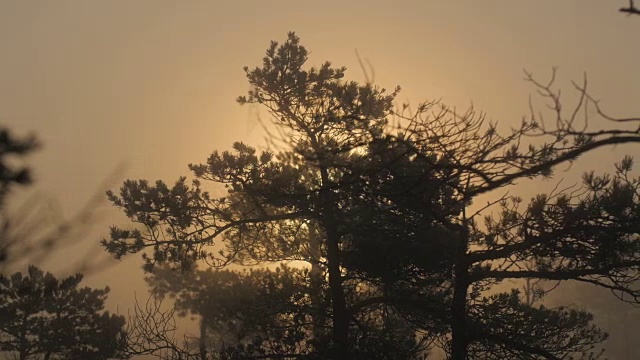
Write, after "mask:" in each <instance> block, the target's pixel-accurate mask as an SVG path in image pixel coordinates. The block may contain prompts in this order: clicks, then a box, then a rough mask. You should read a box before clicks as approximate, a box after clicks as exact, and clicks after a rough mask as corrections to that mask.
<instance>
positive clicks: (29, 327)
mask: <svg viewBox="0 0 640 360" xmlns="http://www.w3.org/2000/svg"><path fill="white" fill-rule="evenodd" d="M81 280H82V275H80V274H77V275H74V276H70V277H67V278H64V279H61V280H58V279H56V278H55V277H54V276H53V275H52V274H51V273H48V272H47V273H45V272H43V271H42V270H40V269H38V268H37V267H35V266H30V267H29V270H28V272H27V274H22V273H21V272H16V273H14V274H12V275H10V276H4V275H2V276H0V351H2V352H5V353H7V352H8V353H9V354H14V355H15V356H16V358H18V359H21V360H27V359H51V360H53V359H78V360H80V359H96V360H97V359H105V360H106V359H111V358H117V357H120V356H121V354H120V353H119V351H120V350H121V349H123V348H124V344H123V343H122V339H123V337H122V335H123V334H122V331H123V326H124V322H125V321H124V318H123V317H122V316H118V315H113V314H109V312H107V311H103V307H104V301H105V299H106V297H107V294H108V293H109V288H105V289H91V288H88V287H84V288H80V287H79V285H80V281H81Z"/></svg>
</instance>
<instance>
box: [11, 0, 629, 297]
mask: <svg viewBox="0 0 640 360" xmlns="http://www.w3.org/2000/svg"><path fill="white" fill-rule="evenodd" d="M625 4H626V1H624V0H620V1H598V0H571V1H570V0H565V1H557V0H544V1H543V0H530V1H506V0H502V1H497V0H490V1H477V0H475V1H474V0H459V1H450V0H449V1H445V0H440V1H435V0H434V1H425V0H421V1H400V0H397V1H373V0H368V1H355V0H341V1H333V0H330V1H324V2H319V1H301V0H297V1H288V0H287V1H284V0H283V1H275V0H274V1H233V2H232V1H181V2H178V1H160V0H147V1H143V0H136V1H125V0H119V1H116V0H114V1H81V0H77V1H53V0H51V1H38V2H26V1H2V2H0V48H1V49H2V55H1V56H0V121H1V122H2V124H3V125H6V126H9V127H10V128H12V129H15V130H17V131H21V132H26V131H33V132H35V133H36V134H37V135H38V136H39V138H40V139H41V140H42V143H43V145H44V147H43V149H42V150H41V151H39V152H38V154H37V155H35V156H33V157H32V158H31V162H30V164H31V165H32V166H33V168H34V171H35V176H36V180H37V185H36V187H37V188H38V189H39V190H40V191H42V192H44V193H46V194H48V195H49V196H52V197H55V198H57V199H59V201H60V202H61V205H62V208H63V211H64V213H65V214H66V215H71V214H73V213H74V211H76V210H77V209H78V207H79V206H81V205H82V203H83V202H85V201H86V200H87V199H88V198H89V197H90V196H91V195H92V194H93V193H94V192H95V191H96V187H97V186H98V184H99V183H100V181H101V180H102V179H103V178H105V177H106V176H107V175H108V174H109V173H110V172H111V171H112V170H113V168H114V167H115V166H116V165H117V164H118V163H120V162H122V161H126V162H127V163H128V165H129V167H128V173H127V177H130V178H147V179H151V180H155V179H157V178H160V179H164V180H167V181H173V180H174V179H175V178H177V177H178V176H179V175H184V174H186V173H187V168H186V165H187V164H188V163H190V162H200V161H204V160H205V159H206V157H207V156H208V155H209V153H210V152H211V151H213V150H214V149H224V148H228V147H229V146H230V145H231V143H232V142H233V141H235V140H243V141H247V142H252V143H258V142H261V139H262V138H263V137H264V134H263V133H262V130H261V129H260V127H255V126H254V125H255V120H254V118H255V116H256V114H255V109H254V110H252V109H251V108H241V107H240V106H239V105H237V104H236V103H235V98H236V97H237V96H238V95H241V94H243V93H244V92H245V91H246V90H247V84H246V81H245V79H244V73H243V71H242V67H243V66H244V65H249V66H251V67H253V66H256V65H258V64H259V63H260V61H261V58H262V56H263V53H264V50H265V49H266V47H267V46H268V44H269V41H270V40H279V41H282V40H284V39H285V38H286V33H287V31H290V30H294V31H296V32H297V33H298V35H300V36H301V38H302V42H303V44H305V46H306V47H307V48H308V49H310V50H311V52H312V54H311V62H312V63H314V64H319V63H320V62H322V61H325V60H331V61H332V62H333V63H334V64H336V65H346V66H347V67H348V68H349V69H350V72H348V73H347V76H348V77H351V78H353V79H356V80H363V79H364V77H363V75H362V71H361V70H360V68H359V66H358V61H357V58H356V56H355V49H358V51H359V53H360V54H361V56H362V57H363V58H367V59H368V60H369V61H370V62H371V64H372V65H373V66H374V68H375V80H376V82H377V83H379V84H380V85H382V86H385V87H387V88H393V87H394V86H396V85H401V86H402V87H403V92H402V93H401V95H400V97H399V100H401V101H405V100H410V101H411V102H413V103H416V102H418V101H419V100H423V99H437V98H442V99H443V100H444V101H445V102H447V103H449V104H452V105H458V106H459V107H462V108H466V107H467V106H468V105H469V104H470V103H471V102H473V103H474V105H475V106H476V108H478V109H479V110H483V111H486V112H487V113H488V118H489V119H492V120H496V121H499V122H500V124H503V125H505V126H507V125H508V124H511V123H514V124H515V123H517V122H519V121H520V119H521V116H522V115H524V114H526V113H527V111H528V107H527V106H528V105H527V104H528V96H529V94H530V93H531V88H530V87H529V86H528V84H526V83H525V82H524V81H522V77H523V76H522V75H523V73H522V69H528V70H530V71H533V72H534V73H535V74H538V75H539V76H540V77H541V78H544V76H546V75H548V73H549V70H550V68H551V67H552V66H559V68H560V73H559V74H560V81H561V82H560V84H561V85H562V86H563V87H564V88H566V90H565V91H567V92H569V90H570V83H569V81H570V80H574V79H575V80H579V79H580V78H581V76H582V73H583V72H587V73H588V74H589V79H590V87H591V90H592V92H593V94H594V95H595V96H596V97H598V98H600V99H603V102H602V105H603V106H604V108H605V109H608V110H609V111H610V112H611V114H612V115H620V116H625V115H630V114H640V103H639V102H638V99H639V98H640V72H638V71H637V70H638V65H637V63H638V60H639V59H640V41H638V36H639V35H638V34H640V16H636V17H627V16H625V15H623V14H621V13H619V12H617V9H618V7H620V6H623V5H625ZM633 152H636V153H637V152H638V149H637V147H636V148H631V147H627V148H624V149H617V150H616V152H615V153H612V152H610V151H608V150H607V151H605V152H603V153H602V154H601V155H600V156H599V157H591V158H590V160H588V161H587V162H585V164H586V165H585V166H586V167H585V168H594V164H598V167H599V166H600V164H601V165H602V167H599V168H601V169H602V170H603V171H609V170H611V167H607V166H606V165H608V164H609V163H610V162H611V161H612V160H617V159H619V158H620V155H621V154H625V153H632V154H633ZM121 221H122V219H121V218H120V217H119V216H118V215H117V213H114V215H110V216H107V218H106V219H105V222H104V226H103V227H102V229H103V230H102V232H106V230H107V226H108V225H109V224H110V223H113V222H121ZM102 236H103V235H102V234H101V233H100V232H99V231H97V232H96V233H95V234H90V235H87V242H88V243H91V242H96V241H97V240H99V239H100V238H101V237H102ZM79 255H81V253H79V252H75V251H74V250H73V249H71V250H68V252H66V253H65V254H63V256H64V258H65V260H68V259H70V258H72V257H73V256H79ZM140 264H141V262H140V260H139V258H138V257H137V256H133V257H131V259H129V260H127V261H126V264H121V265H120V266H117V267H114V268H112V269H110V270H109V271H107V272H105V273H104V274H101V275H99V276H95V277H92V278H91V279H89V281H90V283H91V284H92V285H94V286H104V285H106V284H108V285H110V286H111V287H112V288H113V296H112V299H111V303H112V304H121V305H120V309H122V308H126V306H128V305H127V302H128V301H129V300H130V298H132V293H133V290H132V286H133V285H134V284H135V285H136V286H138V290H137V291H138V294H140V293H143V292H144V291H145V289H144V288H143V287H140V284H141V281H140V280H139V279H140V277H141V272H140V271H139V270H138V266H139V265H140ZM116 279H117V280H116ZM114 306H115V305H114Z"/></svg>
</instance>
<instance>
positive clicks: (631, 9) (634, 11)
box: [620, 0, 640, 15]
mask: <svg viewBox="0 0 640 360" xmlns="http://www.w3.org/2000/svg"><path fill="white" fill-rule="evenodd" d="M633 2H634V0H629V7H623V8H620V12H625V13H627V14H629V15H632V14H635V15H640V9H638V8H637V7H636V6H635V4H634V3H633Z"/></svg>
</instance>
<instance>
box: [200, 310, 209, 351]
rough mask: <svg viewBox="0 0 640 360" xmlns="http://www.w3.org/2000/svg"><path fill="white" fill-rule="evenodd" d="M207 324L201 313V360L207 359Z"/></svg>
mask: <svg viewBox="0 0 640 360" xmlns="http://www.w3.org/2000/svg"><path fill="white" fill-rule="evenodd" d="M206 341H207V325H206V324H205V321H204V317H203V316H202V315H200V344H199V345H200V360H207V346H206V345H207V344H206Z"/></svg>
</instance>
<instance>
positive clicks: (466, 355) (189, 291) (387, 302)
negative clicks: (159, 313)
mask: <svg viewBox="0 0 640 360" xmlns="http://www.w3.org/2000/svg"><path fill="white" fill-rule="evenodd" d="M307 60H308V51H307V50H306V49H305V48H304V46H302V45H301V44H300V39H299V38H298V37H297V36H296V35H295V34H294V33H290V34H289V36H288V38H287V40H286V41H285V42H284V43H283V44H281V45H280V44H278V43H277V42H272V43H271V45H270V47H269V48H268V49H267V52H266V56H265V57H264V59H263V63H262V66H261V67H256V68H254V69H250V68H248V67H245V72H246V75H247V79H248V81H249V84H250V86H251V89H250V91H249V92H248V94H247V95H246V96H241V97H239V98H238V102H239V103H240V104H248V103H255V104H258V105H259V106H262V107H264V108H265V109H267V110H268V111H269V113H270V114H271V120H272V124H273V126H274V128H275V129H276V130H275V132H274V133H273V134H272V136H273V137H274V139H275V140H280V144H282V145H281V148H279V149H274V150H266V151H262V152H258V151H257V150H256V149H255V148H253V147H250V146H248V145H246V144H243V143H239V142H238V143H235V144H234V145H233V150H232V151H223V152H218V151H214V152H213V153H212V154H211V156H210V157H209V158H208V160H207V161H206V163H204V164H195V165H194V164H192V165H189V168H190V170H191V171H192V173H193V176H194V177H195V179H194V180H193V181H192V182H191V184H189V183H188V182H187V178H186V177H182V178H180V179H179V180H178V181H177V182H176V183H175V184H174V185H172V186H170V185H167V184H166V183H164V182H162V181H156V182H155V183H153V184H151V183H149V182H148V181H146V180H138V181H132V180H128V181H126V182H125V183H124V184H123V186H122V187H121V189H120V193H119V194H118V195H116V194H115V193H113V192H109V193H108V197H109V199H110V200H111V201H112V202H113V204H114V205H115V206H117V207H119V208H121V209H122V210H123V211H124V213H125V214H126V215H127V216H128V217H129V218H130V219H131V220H132V221H133V222H134V223H137V224H139V225H140V226H139V227H138V228H132V229H122V228H118V227H112V228H111V237H110V239H105V240H103V245H104V246H105V247H106V249H107V250H108V251H109V252H111V253H112V254H113V255H114V256H116V257H121V256H124V255H126V254H128V253H139V252H140V253H142V254H143V256H144V259H145V261H146V269H147V270H148V271H152V270H153V269H154V266H156V265H157V264H169V265H172V266H173V267H174V268H176V267H177V268H180V269H182V270H183V271H187V272H188V271H190V270H192V269H194V268H196V267H197V266H203V265H205V264H208V265H209V266H210V267H212V268H213V269H222V268H224V267H225V266H228V265H244V266H255V265H270V264H274V263H278V262H288V261H292V260H296V261H301V262H303V263H305V265H304V266H303V268H304V269H305V270H300V269H290V268H288V267H287V266H286V265H282V266H283V267H282V268H280V270H278V271H275V270H274V271H270V270H256V271H255V272H253V273H248V274H247V273H244V274H243V273H238V272H235V273H234V272H224V271H218V272H204V273H201V275H199V276H201V278H202V279H204V278H205V277H207V278H208V279H209V280H207V281H208V285H207V286H204V285H203V286H202V287H201V288H198V289H194V288H192V287H191V286H192V285H189V284H185V283H183V282H181V281H179V279H173V280H172V281H173V283H174V285H175V284H178V285H176V286H178V287H177V288H175V287H173V288H171V287H169V288H166V289H165V291H169V292H173V293H174V294H177V295H176V296H179V298H180V296H182V297H181V299H183V300H184V301H185V302H184V303H183V305H184V306H185V307H186V308H188V309H189V310H191V311H193V312H195V313H198V314H200V315H202V316H203V319H207V321H213V320H212V319H217V320H216V321H217V323H215V325H213V323H209V324H212V325H210V327H212V328H213V327H218V330H220V329H222V328H224V327H228V326H231V325H230V324H231V323H230V321H231V319H232V318H233V316H235V317H243V316H244V317H245V318H246V316H247V315H248V314H252V311H255V309H260V310H259V312H260V313H261V314H263V315H265V317H264V318H261V321H260V324H259V326H261V327H258V329H260V330H259V336H253V337H251V342H247V341H243V340H240V341H239V342H238V341H237V344H236V345H238V346H239V347H238V348H236V350H237V351H236V352H233V351H232V352H226V353H225V352H223V353H224V354H225V355H224V356H227V358H237V359H239V358H242V359H247V358H255V359H258V358H260V359H265V358H272V359H276V358H287V357H291V358H309V359H320V358H323V359H361V358H362V359H364V358H373V357H371V356H372V354H374V353H375V354H381V355H380V357H379V358H381V359H382V358H384V359H408V358H419V357H421V356H423V355H425V354H426V353H427V351H428V349H430V348H431V347H433V346H439V347H441V348H442V349H444V350H445V351H446V352H448V354H449V356H450V357H451V358H452V359H455V360H462V359H502V358H513V357H517V358H522V359H561V358H567V357H569V356H573V357H574V358H581V359H592V358H598V357H601V356H602V354H601V353H600V352H599V351H598V350H597V349H594V347H595V346H596V345H597V344H599V343H600V342H601V341H602V340H603V339H605V338H606V334H605V333H604V332H603V331H601V330H600V329H598V328H597V327H594V326H593V324H592V316H591V315H590V314H589V313H587V312H584V311H578V310H575V309H565V308H553V309H552V308H546V307H544V306H536V305H534V304H533V303H531V302H526V301H524V299H523V296H522V294H520V293H519V292H518V291H516V290H514V291H511V292H505V293H501V292H496V291H492V289H495V286H496V285H499V284H501V283H503V282H504V281H505V280H509V279H546V280H557V281H565V280H566V281H569V280H571V281H581V282H589V283H592V284H596V285H598V286H602V287H605V288H608V289H611V290H613V291H614V292H615V293H616V294H617V295H618V296H620V297H621V298H623V299H626V300H630V301H636V300H637V295H638V292H637V289H635V288H633V283H634V281H635V279H636V278H637V275H638V270H639V269H640V268H639V265H640V252H639V251H638V250H639V249H638V246H639V244H640V243H639V242H638V241H637V240H638V239H637V238H638V225H637V224H640V222H639V221H638V220H640V219H639V216H640V206H639V200H640V199H639V198H638V197H639V194H640V191H639V189H638V185H639V184H640V181H639V180H638V179H636V178H633V176H632V175H631V169H632V164H633V161H632V159H631V158H625V159H623V160H622V161H621V163H620V164H619V165H618V166H617V169H616V172H615V174H614V175H611V176H609V175H604V176H597V175H595V174H587V175H585V177H584V179H583V180H584V181H583V182H584V185H583V186H582V187H579V188H577V189H573V190H562V191H560V190H557V191H554V192H551V193H550V194H546V195H539V196H537V197H535V198H533V199H532V200H531V201H530V203H529V204H528V205H522V203H523V200H522V199H521V198H519V197H517V196H511V195H509V196H508V195H504V196H503V195H494V200H493V201H491V202H489V203H488V204H487V205H486V206H480V209H478V205H477V204H474V201H477V200H478V199H480V196H481V195H486V194H495V193H496V192H497V191H499V190H506V189H507V188H509V187H511V186H512V185H514V184H515V183H516V182H517V181H521V180H522V181H524V180H526V179H531V178H539V177H546V178H549V177H551V176H552V175H553V170H554V169H555V167H556V166H558V165H561V164H566V163H571V162H573V161H575V160H576V159H577V158H579V157H580V156H581V155H583V154H585V153H589V152H592V151H596V150H598V149H599V148H602V147H605V146H609V145H616V144H623V143H636V142H640V132H639V131H638V130H637V127H633V126H637V123H638V119H621V120H617V119H612V118H610V117H607V116H606V115H605V114H603V113H602V112H601V111H600V109H599V107H598V103H597V102H596V101H594V100H593V98H591V97H590V95H589V94H588V93H587V89H586V80H585V82H584V83H583V84H576V89H577V90H578V95H579V101H578V103H577V105H576V106H575V108H573V109H570V110H569V111H568V112H567V111H566V110H565V109H564V107H563V106H562V103H561V101H560V97H559V93H558V92H557V91H556V90H554V89H553V86H554V84H553V78H552V80H551V81H550V82H549V83H548V84H542V83H539V82H537V81H536V80H535V79H534V78H533V77H532V76H530V75H529V76H528V80H529V81H530V82H531V84H532V86H533V87H534V88H535V89H536V90H537V91H539V92H540V94H541V95H542V96H543V98H544V99H546V100H548V101H550V106H551V109H552V115H553V123H554V124H555V126H554V127H549V126H547V125H545V121H544V119H543V118H542V117H541V115H536V114H537V113H535V112H534V111H532V112H531V115H530V116H529V117H527V118H525V119H524V120H522V122H521V123H520V124H519V126H516V127H513V128H511V129H510V130H509V131H506V132H502V131H500V130H499V128H498V126H497V124H495V123H491V122H488V121H486V120H485V117H484V114H482V113H478V112H476V111H475V110H473V109H469V111H467V112H464V113H459V112H457V111H455V109H452V108H449V107H446V106H444V105H443V104H441V103H439V102H425V103H422V104H420V105H419V106H418V108H417V111H415V112H413V113H410V112H409V107H408V106H399V107H398V106H396V104H395V103H394V100H395V96H396V94H397V93H398V91H399V88H397V89H395V90H394V91H392V92H388V91H386V90H385V89H383V88H380V87H377V86H375V85H373V84H364V85H363V84H358V83H356V82H353V81H347V80H344V76H345V71H346V69H345V68H335V67H333V66H332V65H331V63H329V62H326V63H324V64H322V65H321V66H320V67H318V68H314V67H311V68H308V69H307V68H306V62H307ZM554 76H555V71H554ZM585 107H591V108H595V109H596V111H597V113H598V114H599V115H601V119H602V120H604V121H607V122H608V124H613V125H614V126H613V127H612V128H607V124H602V126H601V127H599V128H598V130H593V131H592V130H590V129H589V128H588V127H587V126H586V120H587V119H582V118H580V116H579V114H582V112H581V111H580V110H583V109H584V108H585ZM585 113H588V112H585ZM582 120H585V123H583V122H582ZM629 124H630V125H631V127H626V125H629ZM276 151H277V152H276ZM209 183H212V184H221V185H224V186H225V187H226V188H227V192H228V193H227V194H226V195H224V196H219V197H217V196H213V195H212V194H211V193H210V192H208V191H207V190H208V189H209V185H208V184H209ZM289 266H290V265H289ZM205 274H207V275H205ZM285 274H286V275H287V276H284V275H285ZM169 278H170V277H169ZM166 279H167V277H165V280H166ZM203 281H204V280H203ZM205 283H206V282H205ZM158 284H160V285H161V284H162V279H160V283H158ZM180 284H182V285H180ZM181 287H182V288H181ZM271 288H273V289H274V290H273V292H270V290H269V289H271ZM168 289H169V290H168ZM216 289H218V290H219V291H221V292H216ZM221 289H225V290H221ZM236 290H237V291H236ZM227 291H228V292H229V293H228V295H222V294H225V293H226V292H227ZM212 294H213V295H212ZM239 294H247V295H246V298H244V295H239ZM210 295H212V296H215V298H214V299H211V298H209V297H208V296H210ZM238 296H240V297H243V301H248V302H250V303H251V304H252V305H251V306H246V307H244V308H245V309H247V310H246V311H247V312H246V313H243V314H242V315H239V312H242V311H241V310H233V309H234V308H233V307H231V308H230V307H229V306H230V305H229V304H226V302H228V301H232V300H230V299H236V298H237V297H238ZM272 297H273V298H272ZM198 299H199V300H198ZM204 299H208V300H206V301H205V300H204ZM249 299H251V300H249ZM272 299H278V300H277V301H275V300H274V301H270V300H272ZM232 302H233V303H234V304H235V303H236V302H235V301H232ZM238 302H240V300H238ZM203 304H207V306H203ZM209 304H210V307H209ZM225 304H226V305H225ZM205 313H206V315H205ZM252 318H254V319H255V317H253V316H252ZM239 324H240V325H241V326H248V325H247V323H245V322H241V323H235V324H234V326H236V325H239ZM254 325H255V324H254ZM207 326H209V325H207ZM252 326H253V325H252ZM254 329H255V328H254ZM391 329H393V330H391ZM247 334H248V333H247ZM391 334H400V336H397V337H395V336H392V335H391ZM407 334H411V335H409V336H408V335H407ZM399 338H403V339H405V340H406V339H411V341H405V343H403V344H401V346H400V344H399V340H398V339H399ZM381 348H389V349H395V350H396V351H395V352H394V351H389V352H384V351H380V349H381ZM218 349H220V348H218ZM227 349H228V348H227ZM219 351H222V350H219Z"/></svg>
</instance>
